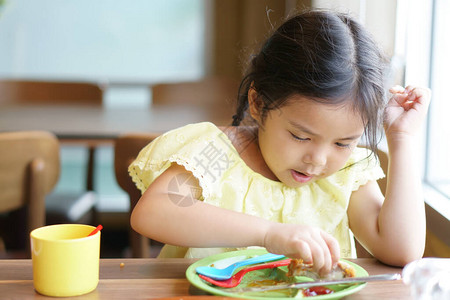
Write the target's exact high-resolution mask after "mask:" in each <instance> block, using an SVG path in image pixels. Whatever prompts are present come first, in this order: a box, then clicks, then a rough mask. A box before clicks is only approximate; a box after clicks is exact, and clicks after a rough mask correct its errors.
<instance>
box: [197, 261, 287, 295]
mask: <svg viewBox="0 0 450 300" xmlns="http://www.w3.org/2000/svg"><path fill="white" fill-rule="evenodd" d="M290 262H291V259H290V258H289V259H284V260H277V261H275V262H270V263H264V264H261V265H257V266H253V267H248V268H245V269H242V270H240V271H239V272H237V273H236V274H234V275H233V276H232V277H231V278H229V279H226V280H215V279H212V278H210V277H207V276H203V275H201V274H199V275H198V277H200V278H201V279H203V280H205V281H207V282H209V283H212V284H214V285H217V286H220V287H224V288H232V287H235V286H237V285H238V284H239V283H241V281H242V278H244V275H245V274H247V273H248V272H250V271H255V270H261V269H271V268H276V267H283V266H287V265H289V263H290Z"/></svg>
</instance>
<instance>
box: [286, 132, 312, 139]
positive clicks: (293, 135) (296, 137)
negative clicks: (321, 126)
mask: <svg viewBox="0 0 450 300" xmlns="http://www.w3.org/2000/svg"><path fill="white" fill-rule="evenodd" d="M290 134H291V135H292V137H293V138H294V139H296V140H298V141H308V140H309V138H301V137H298V136H296V135H295V134H293V133H292V132H291V133H290Z"/></svg>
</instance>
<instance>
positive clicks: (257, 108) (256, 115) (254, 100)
mask: <svg viewBox="0 0 450 300" xmlns="http://www.w3.org/2000/svg"><path fill="white" fill-rule="evenodd" d="M247 97H248V111H249V113H250V115H251V116H252V118H253V119H255V120H256V122H258V123H261V104H262V103H261V100H260V99H259V95H258V92H257V91H256V90H255V89H254V88H253V85H252V86H251V87H250V88H249V89H248V95H247Z"/></svg>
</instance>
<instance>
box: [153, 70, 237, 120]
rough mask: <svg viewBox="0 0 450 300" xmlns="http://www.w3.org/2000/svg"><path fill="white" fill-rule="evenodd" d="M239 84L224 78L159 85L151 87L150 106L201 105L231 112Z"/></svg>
mask: <svg viewBox="0 0 450 300" xmlns="http://www.w3.org/2000/svg"><path fill="white" fill-rule="evenodd" d="M238 87H239V84H238V82H237V81H235V80H232V79H230V78H225V77H208V78H205V79H202V80H199V81H191V82H174V83H160V84H156V85H153V86H151V90H152V105H174V104H175V105H203V106H213V107H216V106H217V107H218V108H220V109H228V110H230V112H232V109H231V108H233V107H235V102H236V97H237V94H238Z"/></svg>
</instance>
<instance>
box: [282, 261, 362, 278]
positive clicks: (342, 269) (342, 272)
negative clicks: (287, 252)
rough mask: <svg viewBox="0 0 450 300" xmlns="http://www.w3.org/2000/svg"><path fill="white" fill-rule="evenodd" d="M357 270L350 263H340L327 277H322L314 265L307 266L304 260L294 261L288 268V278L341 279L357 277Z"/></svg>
mask: <svg viewBox="0 0 450 300" xmlns="http://www.w3.org/2000/svg"><path fill="white" fill-rule="evenodd" d="M355 274H356V273H355V269H354V268H353V267H352V266H351V265H350V264H348V263H346V262H343V261H339V262H338V263H337V266H336V267H335V268H333V269H332V270H331V272H330V273H328V274H327V275H325V276H320V275H319V273H317V271H315V270H314V269H313V265H312V264H305V263H304V262H303V260H302V259H292V260H291V263H290V264H289V266H288V273H287V275H288V276H305V277H309V278H312V279H316V280H317V279H341V278H346V277H355Z"/></svg>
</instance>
